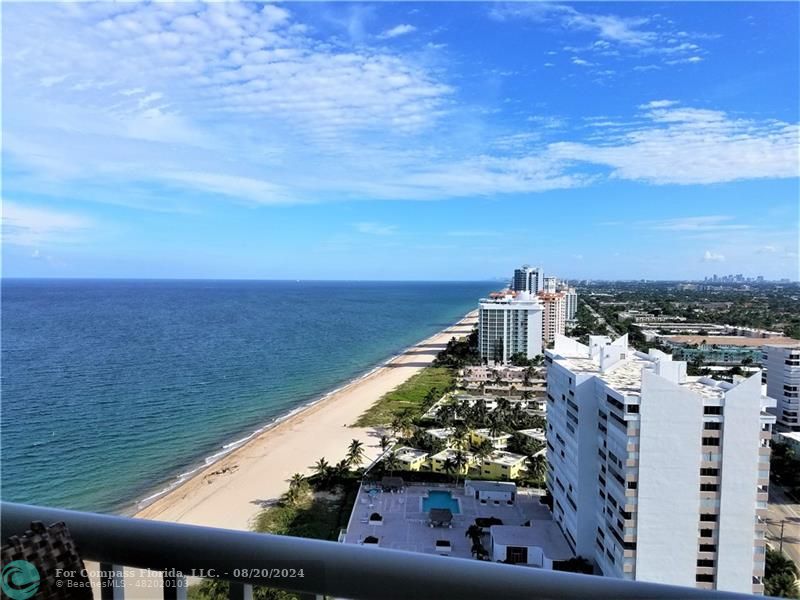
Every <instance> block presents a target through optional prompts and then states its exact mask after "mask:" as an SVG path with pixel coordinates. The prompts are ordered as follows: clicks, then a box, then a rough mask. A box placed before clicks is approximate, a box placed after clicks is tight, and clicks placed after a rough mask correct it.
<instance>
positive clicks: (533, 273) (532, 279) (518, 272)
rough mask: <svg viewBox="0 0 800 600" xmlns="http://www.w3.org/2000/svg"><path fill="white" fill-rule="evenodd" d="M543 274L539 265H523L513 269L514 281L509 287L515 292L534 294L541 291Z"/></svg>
mask: <svg viewBox="0 0 800 600" xmlns="http://www.w3.org/2000/svg"><path fill="white" fill-rule="evenodd" d="M543 278H544V274H543V273H542V270H541V269H540V268H539V267H531V266H528V265H523V266H522V268H519V269H515V270H514V281H513V282H512V285H511V288H512V289H513V290H514V291H515V292H531V293H532V294H535V293H537V292H541V291H542V286H543V285H544V281H543Z"/></svg>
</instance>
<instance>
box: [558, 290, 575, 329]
mask: <svg viewBox="0 0 800 600" xmlns="http://www.w3.org/2000/svg"><path fill="white" fill-rule="evenodd" d="M559 291H560V292H561V293H562V294H564V304H565V312H566V314H567V321H574V320H575V315H576V314H577V313H578V292H576V291H575V288H573V287H566V286H565V287H563V288H561V289H560V290H559Z"/></svg>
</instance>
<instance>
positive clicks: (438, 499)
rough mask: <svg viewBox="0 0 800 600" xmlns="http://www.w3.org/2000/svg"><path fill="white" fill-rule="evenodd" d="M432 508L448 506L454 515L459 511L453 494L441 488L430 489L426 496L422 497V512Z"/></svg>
mask: <svg viewBox="0 0 800 600" xmlns="http://www.w3.org/2000/svg"><path fill="white" fill-rule="evenodd" d="M432 508H449V509H450V512H451V513H453V514H454V515H457V514H458V513H460V512H461V509H460V508H459V506H458V500H456V499H455V498H453V494H452V493H450V492H443V491H441V490H432V491H430V492H428V497H427V498H423V499H422V512H429V511H430V510H431V509H432Z"/></svg>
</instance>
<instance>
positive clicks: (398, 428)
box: [391, 414, 414, 437]
mask: <svg viewBox="0 0 800 600" xmlns="http://www.w3.org/2000/svg"><path fill="white" fill-rule="evenodd" d="M391 428H392V431H393V432H394V434H395V435H400V436H401V437H408V436H409V435H411V434H412V433H413V432H414V423H412V421H411V417H410V416H409V415H407V414H399V415H395V417H394V418H393V419H392V425H391Z"/></svg>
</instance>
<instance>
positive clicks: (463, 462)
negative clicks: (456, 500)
mask: <svg viewBox="0 0 800 600" xmlns="http://www.w3.org/2000/svg"><path fill="white" fill-rule="evenodd" d="M453 463H454V464H455V466H456V485H458V476H459V475H460V474H461V471H463V470H464V467H466V466H467V465H468V464H469V459H468V458H467V455H466V454H465V453H464V451H463V450H461V449H459V450H456V453H455V455H454V456H453Z"/></svg>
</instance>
